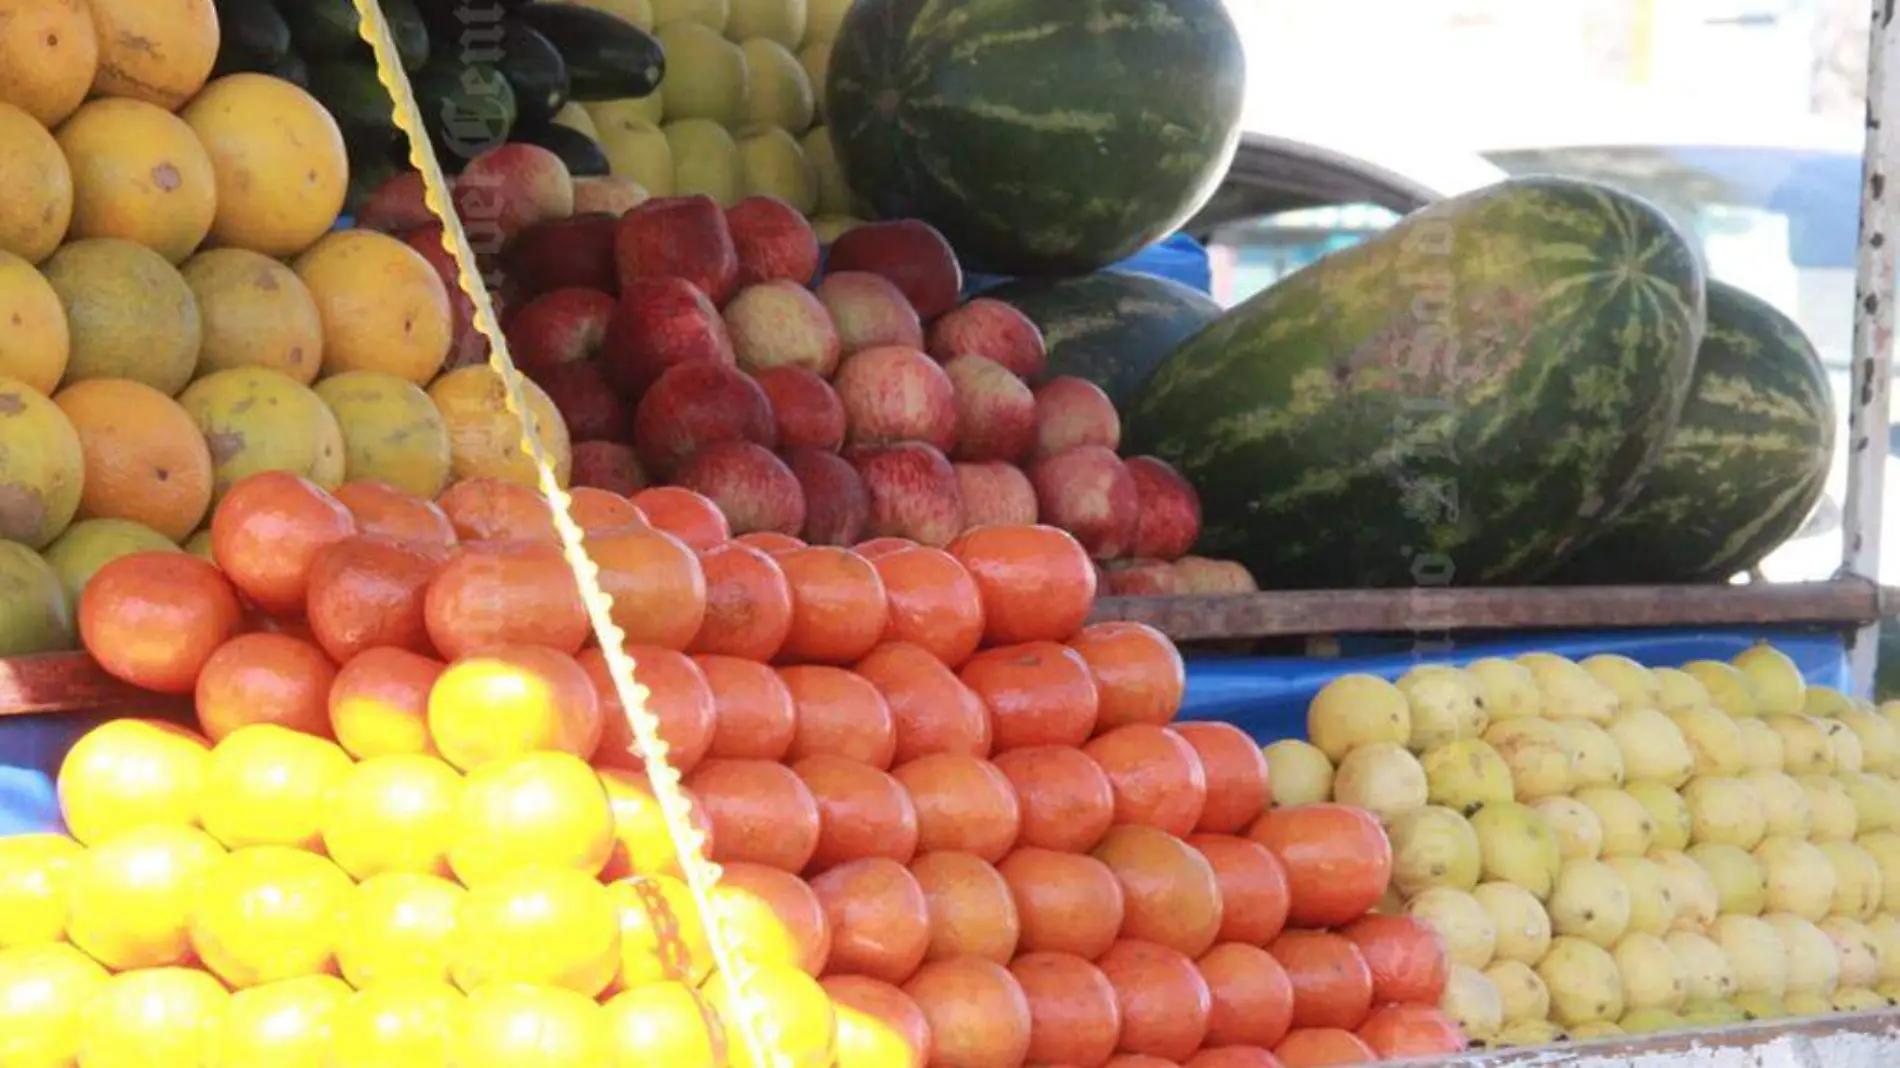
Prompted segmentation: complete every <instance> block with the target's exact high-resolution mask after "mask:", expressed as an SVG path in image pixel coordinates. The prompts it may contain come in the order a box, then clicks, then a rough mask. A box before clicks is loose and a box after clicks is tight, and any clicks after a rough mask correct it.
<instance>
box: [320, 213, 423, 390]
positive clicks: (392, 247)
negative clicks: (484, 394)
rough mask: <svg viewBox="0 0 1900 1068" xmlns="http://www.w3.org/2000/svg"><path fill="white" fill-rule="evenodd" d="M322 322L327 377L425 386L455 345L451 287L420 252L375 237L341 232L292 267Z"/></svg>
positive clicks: (367, 233)
mask: <svg viewBox="0 0 1900 1068" xmlns="http://www.w3.org/2000/svg"><path fill="white" fill-rule="evenodd" d="M295 266H296V269H297V277H298V278H301V279H303V284H304V285H305V286H306V287H307V288H308V289H309V290H310V296H311V298H312V299H314V300H315V301H316V305H317V315H318V316H319V317H321V319H322V320H323V373H324V374H341V373H343V372H345V371H381V372H383V373H385V374H392V375H395V376H397V377H398V378H401V379H404V380H405V381H409V382H413V383H415V384H416V385H419V386H426V385H428V384H429V380H430V379H432V378H434V377H435V375H436V372H438V371H440V370H441V369H442V361H444V360H446V359H447V358H448V355H449V344H450V342H452V341H453V340H454V338H455V320H454V318H453V315H452V313H451V310H450V307H449V291H448V287H447V286H445V285H443V283H442V276H441V275H440V274H437V273H436V270H435V268H434V267H432V266H430V264H429V261H428V260H426V259H423V257H422V253H420V252H417V251H416V250H415V249H413V248H410V247H409V246H408V245H406V244H404V243H403V242H401V241H400V240H398V239H396V238H393V237H390V236H389V235H388V234H380V233H377V232H376V231H374V230H339V231H337V232H335V233H333V234H329V235H327V236H325V237H324V238H323V240H321V241H318V242H317V243H316V244H315V245H312V246H311V247H310V249H309V250H308V251H307V252H305V253H304V254H303V255H301V256H299V257H297V262H296V264H295Z"/></svg>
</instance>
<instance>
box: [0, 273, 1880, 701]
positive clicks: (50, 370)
mask: <svg viewBox="0 0 1900 1068" xmlns="http://www.w3.org/2000/svg"><path fill="white" fill-rule="evenodd" d="M71 354H72V335H71V334H70V333H68V332H67V329H66V309H65V308H64V307H62V306H61V305H60V303H59V294H58V293H55V292H53V287H52V285H50V284H49V283H48V282H47V281H46V278H45V276H43V275H41V274H40V272H38V271H36V270H34V269H33V265H32V264H30V263H28V262H26V261H25V260H23V259H21V258H20V257H18V256H15V255H14V254H13V253H11V252H0V375H4V376H6V377H8V378H17V379H19V380H20V381H22V382H25V383H26V384H27V385H29V386H32V387H33V388H34V389H36V390H38V391H39V392H41V393H46V394H51V393H52V392H53V390H55V389H57V388H59V379H60V376H62V375H64V374H65V373H66V360H67V358H68V357H69V356H70V355H71ZM1882 722H1883V723H1884V722H1885V720H1882Z"/></svg>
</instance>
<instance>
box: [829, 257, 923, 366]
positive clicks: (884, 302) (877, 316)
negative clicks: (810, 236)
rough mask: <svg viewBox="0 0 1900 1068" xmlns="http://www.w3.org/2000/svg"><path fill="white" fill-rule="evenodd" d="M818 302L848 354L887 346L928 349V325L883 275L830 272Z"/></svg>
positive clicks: (860, 272)
mask: <svg viewBox="0 0 1900 1068" xmlns="http://www.w3.org/2000/svg"><path fill="white" fill-rule="evenodd" d="M818 299H819V300H821V301H823V302H824V304H825V310H826V311H828V312H830V313H831V321H832V323H833V324H834V325H835V326H836V327H837V328H838V341H839V343H840V344H841V345H842V346H843V350H844V354H845V355H846V356H849V355H851V354H852V353H854V352H863V351H864V350H865V349H875V348H879V347H881V346H884V345H902V346H903V347H905V348H907V349H921V348H923V347H924V324H923V323H922V322H921V321H920V320H919V319H918V318H917V309H915V308H913V307H911V306H910V298H909V297H906V296H905V295H904V291H903V290H901V289H899V288H897V287H896V286H895V285H893V284H892V283H891V280H890V279H888V278H886V277H884V276H883V275H881V274H870V273H869V272H866V271H827V272H825V280H824V281H822V282H820V283H818Z"/></svg>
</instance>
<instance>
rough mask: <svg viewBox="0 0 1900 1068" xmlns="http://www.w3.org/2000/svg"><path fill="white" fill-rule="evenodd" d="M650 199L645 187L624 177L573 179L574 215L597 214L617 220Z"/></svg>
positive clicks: (595, 176) (594, 176) (598, 176)
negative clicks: (594, 212) (590, 212)
mask: <svg viewBox="0 0 1900 1068" xmlns="http://www.w3.org/2000/svg"><path fill="white" fill-rule="evenodd" d="M650 199H652V198H651V197H650V196H649V195H648V193H647V191H646V187H645V186H643V185H641V184H640V183H639V182H636V181H634V180H633V179H631V178H628V177H625V176H624V175H617V174H616V175H604V174H600V175H589V176H588V177H585V178H576V179H574V212H575V214H579V213H581V212H584V211H601V212H606V213H607V214H609V215H612V216H614V217H615V218H619V217H620V216H622V215H625V214H626V213H627V212H629V211H632V210H633V209H634V208H637V207H639V206H640V205H642V204H645V203H646V202H647V201H648V200H650Z"/></svg>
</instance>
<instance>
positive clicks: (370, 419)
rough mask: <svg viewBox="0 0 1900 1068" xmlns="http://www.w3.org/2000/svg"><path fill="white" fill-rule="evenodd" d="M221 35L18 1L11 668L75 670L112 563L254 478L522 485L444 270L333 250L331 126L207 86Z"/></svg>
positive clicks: (3, 317) (7, 529) (2, 574)
mask: <svg viewBox="0 0 1900 1068" xmlns="http://www.w3.org/2000/svg"><path fill="white" fill-rule="evenodd" d="M219 37H220V33H219V23H218V15H217V11H216V10H215V8H214V6H213V3H212V0H165V2H162V3H160V2H154V0H0V440H4V441H5V442H7V446H8V447H7V448H6V449H5V450H4V451H0V500H4V501H8V502H18V503H9V505H8V506H7V507H4V508H0V656H9V655H20V654H26V653H33V652H44V651H52V650H59V649H67V648H71V647H72V641H73V633H72V607H73V601H74V600H75V598H76V595H77V591H78V589H79V588H80V587H82V586H83V585H84V583H85V581H86V579H87V578H88V577H89V576H90V575H91V573H92V572H93V571H94V570H96V569H97V568H98V566H99V565H100V564H101V563H103V562H105V561H106V560H109V559H112V558H115V557H117V556H119V555H123V554H124V553H126V552H131V551H137V550H144V549H157V548H165V547H180V546H185V545H187V544H190V543H191V542H192V541H193V539H194V537H195V536H200V537H201V536H202V530H201V528H202V526H203V525H204V523H205V522H206V520H207V517H208V515H209V511H210V509H211V507H212V506H213V505H214V504H215V503H216V502H217V500H218V499H219V498H220V497H221V496H222V494H223V492H224V490H226V489H227V488H228V487H229V486H230V485H231V484H232V483H233V482H235V481H237V480H238V479H241V478H243V477H244V476H246V475H249V474H253V473H255V472H258V471H266V470H280V471H290V472H293V473H295V474H298V475H301V476H303V477H306V478H309V479H310V480H312V481H313V482H316V483H317V484H319V485H322V486H325V487H328V488H335V487H336V486H338V485H340V484H341V483H342V482H343V481H345V479H346V478H348V479H375V480H378V481H382V482H387V483H390V484H392V485H394V486H397V487H398V488H401V489H403V490H405V491H408V492H410V493H415V494H419V495H422V496H428V497H433V496H434V495H435V494H437V493H439V492H441V491H442V490H443V489H444V488H445V487H446V486H447V485H448V482H449V479H450V472H451V467H452V466H453V468H454V469H455V471H456V473H457V474H460V475H463V476H469V475H477V474H501V473H506V474H508V475H510V476H511V477H514V478H516V479H517V480H521V481H532V473H531V472H528V471H526V470H524V469H523V462H522V459H521V456H520V454H519V452H518V451H517V450H516V449H515V447H514V446H515V443H516V442H517V440H518V439H519V436H520V434H519V422H518V421H517V420H516V419H515V418H514V417H513V416H512V415H510V414H509V413H508V412H507V411H506V410H505V409H504V408H503V407H502V405H501V394H500V389H499V384H498V383H497V381H496V380H495V377H494V375H493V373H492V372H490V371H489V370H488V369H487V368H484V367H474V368H462V369H459V370H449V371H448V372H447V373H443V372H444V368H445V361H447V358H448V355H449V350H450V344H451V335H452V333H453V330H454V326H453V322H452V318H451V310H450V304H449V293H448V289H447V287H446V286H445V284H444V282H443V279H442V277H441V275H440V274H439V273H438V272H437V270H436V268H435V267H434V266H432V265H431V263H430V262H429V260H428V259H426V258H425V257H424V256H423V255H422V254H421V253H420V252H418V251H417V250H416V249H415V248H412V247H410V246H409V245H407V244H405V243H403V242H402V241H400V240H398V239H396V238H393V237H389V236H386V235H384V234H380V233H374V232H371V231H362V230H342V231H336V232H332V227H333V226H334V225H335V222H336V219H337V213H338V211H339V210H340V208H341V207H342V205H343V202H344V196H345V192H346V188H347V185H348V180H349V173H348V160H347V156H346V153H345V150H344V144H343V139H342V136H341V134H340V133H339V132H338V128H337V125H336V123H335V121H334V120H333V119H332V117H331V116H330V115H329V113H328V112H326V111H325V110H324V108H323V107H322V105H321V104H319V103H318V102H317V101H316V99H315V98H313V97H312V96H310V94H308V93H306V92H304V91H303V90H302V89H300V88H298V87H297V86H295V85H292V84H290V83H289V82H286V81H282V80H279V79H276V78H271V77H268V76H265V75H261V74H250V73H240V74H232V75H228V76H225V77H220V78H216V79H211V77H210V74H211V70H212V65H213V63H214V61H215V58H216V56H217V52H218V44H219ZM319 377H321V381H319ZM528 388H529V389H530V391H531V392H533V390H534V387H532V386H531V385H530V386H529V387H528ZM425 390H427V392H425ZM538 417H539V420H540V422H541V423H542V427H541V429H542V431H543V432H544V436H545V437H546V438H547V439H548V441H549V444H550V448H551V450H552V451H553V452H554V453H555V454H556V455H557V458H559V460H560V462H561V463H562V464H565V462H566V461H565V454H566V448H567V446H566V440H565V439H566V434H565V430H564V428H563V427H562V426H561V424H560V416H559V413H558V412H556V411H555V410H554V409H553V406H552V405H551V404H546V405H543V406H542V410H541V411H540V412H539V413H538Z"/></svg>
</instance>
